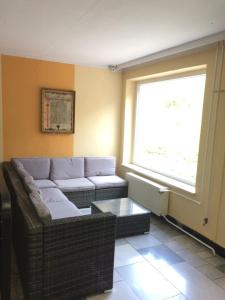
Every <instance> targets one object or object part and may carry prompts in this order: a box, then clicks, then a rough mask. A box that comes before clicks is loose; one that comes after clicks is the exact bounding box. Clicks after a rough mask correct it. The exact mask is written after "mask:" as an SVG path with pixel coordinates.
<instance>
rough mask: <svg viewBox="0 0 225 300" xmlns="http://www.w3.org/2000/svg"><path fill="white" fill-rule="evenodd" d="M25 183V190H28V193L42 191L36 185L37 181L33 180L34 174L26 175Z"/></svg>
mask: <svg viewBox="0 0 225 300" xmlns="http://www.w3.org/2000/svg"><path fill="white" fill-rule="evenodd" d="M23 183H24V187H25V190H26V191H27V193H28V194H30V193H32V192H38V193H39V192H40V190H39V187H38V186H37V185H36V183H35V181H34V180H33V177H32V176H30V175H29V176H26V177H24V178H23Z"/></svg>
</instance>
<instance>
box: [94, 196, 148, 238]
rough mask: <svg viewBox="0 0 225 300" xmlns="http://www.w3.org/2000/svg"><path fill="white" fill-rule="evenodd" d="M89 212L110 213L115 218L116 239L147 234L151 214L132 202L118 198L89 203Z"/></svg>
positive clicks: (129, 199)
mask: <svg viewBox="0 0 225 300" xmlns="http://www.w3.org/2000/svg"><path fill="white" fill-rule="evenodd" d="M91 212H92V214H94V213H99V212H111V213H113V214H114V215H116V216H117V226H116V237H117V238H120V237H125V236H130V235H135V234H142V233H147V232H149V229H150V214H151V212H150V211H149V210H148V209H146V208H144V207H143V206H141V205H140V204H138V203H137V202H135V201H134V200H132V199H131V198H119V199H110V200H99V201H94V202H92V203H91Z"/></svg>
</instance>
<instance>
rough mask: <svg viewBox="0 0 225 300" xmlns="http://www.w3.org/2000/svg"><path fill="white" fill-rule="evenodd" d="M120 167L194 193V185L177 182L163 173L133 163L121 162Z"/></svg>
mask: <svg viewBox="0 0 225 300" xmlns="http://www.w3.org/2000/svg"><path fill="white" fill-rule="evenodd" d="M122 167H125V168H128V169H130V170H131V171H135V172H137V173H139V174H140V175H144V176H147V177H149V178H150V179H155V180H157V181H159V182H160V183H163V184H166V185H168V186H169V187H176V188H179V189H181V190H183V191H185V192H188V193H190V194H195V193H196V189H195V187H193V186H191V185H188V184H185V183H182V182H179V181H177V180H175V179H172V178H169V177H166V176H164V175H161V174H158V173H155V172H152V171H150V170H147V169H144V168H141V167H138V166H135V165H133V164H128V163H123V164H122Z"/></svg>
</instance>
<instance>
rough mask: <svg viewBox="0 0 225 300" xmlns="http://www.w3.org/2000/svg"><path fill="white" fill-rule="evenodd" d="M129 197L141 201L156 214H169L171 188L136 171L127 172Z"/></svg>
mask: <svg viewBox="0 0 225 300" xmlns="http://www.w3.org/2000/svg"><path fill="white" fill-rule="evenodd" d="M126 177H127V180H128V183H129V185H128V197H129V198H131V199H133V200H135V201H136V202H138V203H140V204H141V205H143V206H144V207H146V208H147V209H149V210H150V211H152V212H153V213H155V214H156V215H158V216H160V215H167V212H168V200H169V189H168V188H167V187H165V186H162V185H160V184H158V183H155V182H153V181H151V180H148V179H145V178H143V177H141V176H138V175H136V174H134V173H127V174H126Z"/></svg>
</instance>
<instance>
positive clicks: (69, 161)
mask: <svg viewBox="0 0 225 300" xmlns="http://www.w3.org/2000/svg"><path fill="white" fill-rule="evenodd" d="M81 177H84V158H83V157H71V158H69V157H68V158H67V157H65V158H52V159H51V173H50V178H51V179H52V180H60V179H74V178H81Z"/></svg>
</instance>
